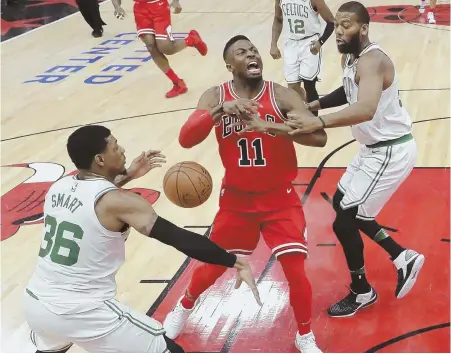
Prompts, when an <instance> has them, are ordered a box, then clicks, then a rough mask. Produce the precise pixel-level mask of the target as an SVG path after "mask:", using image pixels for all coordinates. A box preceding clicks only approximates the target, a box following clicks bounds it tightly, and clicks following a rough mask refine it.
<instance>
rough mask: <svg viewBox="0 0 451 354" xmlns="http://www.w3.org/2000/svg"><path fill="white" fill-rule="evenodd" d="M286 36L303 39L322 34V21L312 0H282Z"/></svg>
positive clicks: (281, 6)
mask: <svg viewBox="0 0 451 354" xmlns="http://www.w3.org/2000/svg"><path fill="white" fill-rule="evenodd" d="M280 8H281V9H282V13H283V31H284V36H285V38H288V39H293V40H301V39H304V38H309V37H312V36H314V35H316V34H317V35H320V34H321V21H320V18H319V16H318V13H317V12H316V11H315V10H314V9H313V6H312V3H311V0H280Z"/></svg>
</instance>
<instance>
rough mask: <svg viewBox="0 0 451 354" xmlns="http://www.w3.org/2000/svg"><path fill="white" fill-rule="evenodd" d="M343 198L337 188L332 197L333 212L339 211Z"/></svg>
mask: <svg viewBox="0 0 451 354" xmlns="http://www.w3.org/2000/svg"><path fill="white" fill-rule="evenodd" d="M344 196H345V195H344V193H343V192H342V191H340V190H339V189H338V188H337V190H336V191H335V194H334V197H333V198H332V206H333V207H334V210H335V212H338V210H341V207H340V203H341V200H342V199H343V197H344Z"/></svg>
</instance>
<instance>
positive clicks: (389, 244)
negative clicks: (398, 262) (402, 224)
mask: <svg viewBox="0 0 451 354" xmlns="http://www.w3.org/2000/svg"><path fill="white" fill-rule="evenodd" d="M381 233H385V237H383V238H381V239H380V240H379V241H377V240H376V242H377V243H378V244H379V245H380V246H381V247H382V248H383V249H384V250H385V251H387V252H388V254H390V257H391V258H392V259H393V260H395V259H396V258H398V256H399V255H400V254H401V253H402V252H404V250H405V248H404V247H402V246H401V245H400V244H398V243H396V241H395V240H393V239H392V238H391V237H390V236H388V234H387V233H386V232H385V230H384V229H381V231H380V232H379V233H378V235H380V234H381ZM376 236H377V235H376Z"/></svg>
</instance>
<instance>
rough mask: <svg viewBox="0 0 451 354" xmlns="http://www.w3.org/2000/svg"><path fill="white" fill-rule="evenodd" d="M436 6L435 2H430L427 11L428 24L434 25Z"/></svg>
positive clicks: (434, 0) (435, 0)
mask: <svg viewBox="0 0 451 354" xmlns="http://www.w3.org/2000/svg"><path fill="white" fill-rule="evenodd" d="M436 6H437V0H430V2H429V11H428V14H427V16H428V23H430V24H435V23H436V21H435V7H436Z"/></svg>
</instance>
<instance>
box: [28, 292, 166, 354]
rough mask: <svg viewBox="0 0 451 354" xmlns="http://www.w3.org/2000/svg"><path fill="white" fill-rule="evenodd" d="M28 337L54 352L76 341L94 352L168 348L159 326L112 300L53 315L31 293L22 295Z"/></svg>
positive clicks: (141, 314)
mask: <svg viewBox="0 0 451 354" xmlns="http://www.w3.org/2000/svg"><path fill="white" fill-rule="evenodd" d="M24 297H25V298H24V312H25V318H26V320H27V322H28V325H29V327H30V328H31V330H32V332H31V340H32V342H33V343H34V345H35V346H36V347H37V349H38V350H40V351H49V352H52V351H53V352H55V351H58V350H61V349H65V348H69V347H70V346H71V345H72V343H75V344H77V345H78V346H79V347H81V348H82V349H84V350H86V351H87V352H94V353H112V352H116V353H117V352H122V353H165V352H168V349H167V345H166V341H165V339H164V337H163V334H164V333H165V331H164V329H163V326H162V325H161V324H160V323H159V322H158V321H156V320H154V319H153V318H151V317H149V316H147V315H145V314H143V313H140V312H138V311H135V310H133V309H132V308H130V307H128V306H127V305H125V304H123V303H120V302H119V301H116V300H114V299H113V300H108V301H105V302H104V303H103V305H102V306H100V307H98V308H96V309H93V310H89V311H86V312H82V313H75V314H65V315H57V314H55V313H53V312H51V311H49V310H48V309H47V307H46V306H45V305H43V304H42V302H41V301H40V300H38V299H37V298H36V297H33V294H30V293H29V292H27V291H26V292H25V295H24Z"/></svg>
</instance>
